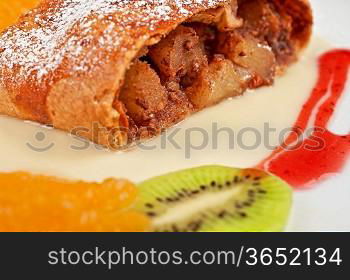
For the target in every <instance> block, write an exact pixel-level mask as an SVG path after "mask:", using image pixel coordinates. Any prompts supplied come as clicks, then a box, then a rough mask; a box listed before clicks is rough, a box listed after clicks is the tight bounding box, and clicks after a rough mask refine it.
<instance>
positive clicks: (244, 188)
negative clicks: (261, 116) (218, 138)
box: [135, 166, 292, 232]
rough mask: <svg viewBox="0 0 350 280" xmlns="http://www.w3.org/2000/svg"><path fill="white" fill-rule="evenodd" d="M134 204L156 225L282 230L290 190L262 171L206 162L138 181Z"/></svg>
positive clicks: (173, 229)
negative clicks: (198, 165) (191, 167)
mask: <svg viewBox="0 0 350 280" xmlns="http://www.w3.org/2000/svg"><path fill="white" fill-rule="evenodd" d="M138 187H139V198H138V201H137V204H136V206H135V208H136V209H137V210H139V211H143V212H144V213H146V215H148V216H149V217H150V219H151V224H152V231H157V232H193V231H235V232H237V231H244V232H246V231H281V230H283V228H284V226H285V224H286V222H287V219H288V216H289V211H290V208H291V201H292V191H291V188H290V187H289V186H288V184H286V183H285V182H284V181H282V180H280V179H279V178H277V177H275V176H272V175H269V174H267V173H265V172H263V171H258V170H253V169H238V168H230V167H223V166H204V167H198V168H193V169H187V170H182V171H178V172H175V173H171V174H167V175H163V176H160V177H156V178H153V179H150V180H148V181H145V182H143V183H141V184H139V186H138Z"/></svg>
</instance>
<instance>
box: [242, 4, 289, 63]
mask: <svg viewBox="0 0 350 280" xmlns="http://www.w3.org/2000/svg"><path fill="white" fill-rule="evenodd" d="M238 15H239V16H240V17H241V18H242V19H243V20H244V25H243V29H244V31H245V32H247V33H250V34H251V35H252V36H254V37H255V38H259V39H262V40H266V41H267V43H268V44H269V45H270V46H271V48H272V50H273V52H274V53H275V55H276V59H277V62H278V63H279V64H280V65H285V64H288V63H290V62H292V61H293V60H295V52H294V49H293V47H292V45H291V44H290V42H291V38H290V37H291V34H292V30H293V27H292V23H293V20H292V18H291V17H290V16H289V15H288V14H286V13H285V11H280V10H277V9H276V6H275V5H273V4H272V3H271V2H270V1H267V0H246V1H242V3H241V4H240V5H239V10H238Z"/></svg>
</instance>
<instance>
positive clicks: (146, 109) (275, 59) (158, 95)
mask: <svg viewBox="0 0 350 280" xmlns="http://www.w3.org/2000/svg"><path fill="white" fill-rule="evenodd" d="M277 2H278V1H277ZM292 25H293V22H292V19H291V17H290V16H288V15H287V14H285V13H284V12H283V11H282V10H281V9H279V8H278V5H277V4H275V1H269V0H238V1H237V0H234V1H232V5H227V6H225V7H220V8H218V9H213V10H209V11H206V12H205V13H201V14H199V15H196V16H195V17H193V18H191V19H190V20H189V21H188V22H185V23H183V24H182V25H180V26H178V27H177V28H176V29H175V30H173V31H172V32H171V33H170V34H168V35H167V36H166V37H165V38H163V39H162V40H161V41H160V42H159V43H157V44H155V45H153V46H149V47H145V48H144V49H143V50H142V51H141V52H140V54H139V56H138V57H137V58H136V59H135V61H134V62H133V64H132V66H131V67H130V69H129V70H128V72H127V74H126V78H125V81H124V86H123V88H122V90H121V92H120V93H119V97H118V98H119V100H120V101H121V102H122V103H123V105H124V106H123V107H124V109H123V111H125V113H126V115H127V119H128V124H127V125H128V128H129V131H130V133H131V138H135V137H136V136H135V135H136V133H137V132H138V131H139V130H140V128H150V129H151V130H148V131H149V132H148V133H152V134H157V133H159V132H160V131H161V130H162V129H165V128H167V127H169V126H171V125H173V124H174V123H177V122H179V121H181V120H183V119H184V118H185V117H186V116H187V115H189V114H192V113H194V112H196V111H198V110H201V109H203V108H205V107H208V106H211V105H213V104H216V103H218V102H220V101H221V100H223V99H226V98H229V97H233V96H238V95H241V94H242V93H243V92H244V91H245V90H246V89H248V88H257V87H261V86H265V85H271V84H272V83H273V81H274V77H275V75H276V73H279V72H281V71H282V70H283V68H284V67H285V66H286V65H287V64H288V63H290V62H292V61H294V60H295V50H294V49H293V46H292V44H291V43H290V42H291V36H292V35H293V34H292V32H293V26H292ZM147 137H149V135H147Z"/></svg>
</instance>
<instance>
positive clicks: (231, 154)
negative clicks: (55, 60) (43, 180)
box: [0, 0, 350, 231]
mask: <svg viewBox="0 0 350 280" xmlns="http://www.w3.org/2000/svg"><path fill="white" fill-rule="evenodd" d="M311 2H312V5H313V9H314V14H315V21H316V22H315V36H314V39H313V41H312V44H311V47H310V48H309V49H308V50H307V51H306V53H305V55H304V57H303V58H302V59H301V61H300V62H298V63H297V64H296V65H294V66H292V67H291V69H290V70H289V71H288V73H287V75H285V76H284V77H282V78H279V79H278V80H277V81H276V85H275V86H274V87H273V88H264V89H259V90H258V91H255V92H251V93H247V94H246V95H245V96H244V97H243V98H238V99H235V100H229V101H227V102H224V103H223V104H221V105H219V106H216V107H214V108H210V109H207V110H204V111H203V112H201V113H198V114H196V115H195V116H193V117H191V118H189V119H188V120H186V121H185V122H183V123H181V124H180V125H178V126H177V127H176V128H173V129H171V130H169V131H168V135H169V134H171V133H172V132H175V131H176V129H180V132H179V133H178V135H177V136H176V137H175V140H176V141H177V143H178V144H179V146H180V149H177V148H176V147H173V146H172V145H171V144H169V142H166V144H167V146H166V147H162V145H161V144H162V143H163V142H162V137H159V138H157V139H155V140H152V141H150V142H149V143H147V147H148V149H147V150H146V149H145V148H143V149H140V148H139V149H134V150H132V151H129V152H126V153H112V152H107V151H100V150H96V149H95V147H93V146H90V147H89V148H88V149H86V150H84V151H77V150H76V149H75V150H74V149H72V148H71V145H75V146H77V145H78V146H81V145H82V142H81V140H76V139H74V138H72V137H70V136H68V135H67V134H66V133H63V132H59V131H57V130H52V129H47V128H43V127H41V126H39V125H37V124H31V123H23V122H21V121H18V120H13V119H9V118H6V117H0V127H1V129H0V158H1V170H3V171H10V170H28V171H32V172H35V173H44V174H50V175H56V176H63V177H67V178H76V179H85V180H102V179H105V178H107V177H112V176H113V177H126V178H129V179H131V180H133V181H136V182H138V181H141V180H144V179H146V178H149V177H152V176H155V175H160V174H162V173H165V172H169V171H173V170H177V169H182V168H188V167H193V166H198V165H205V164H223V165H230V166H239V167H250V166H254V165H255V164H257V162H258V161H259V160H261V159H264V158H265V157H266V156H267V155H268V154H269V153H270V152H271V151H270V150H268V149H266V148H265V147H260V148H259V149H256V150H251V151H247V150H246V149H241V148H239V147H238V149H235V150H234V151H231V150H229V149H228V143H227V141H225V140H223V139H221V138H220V139H219V145H218V146H219V147H218V148H217V149H216V148H214V147H213V143H212V142H210V145H207V146H206V147H205V148H203V149H201V150H191V153H190V156H186V149H184V147H185V146H186V140H185V139H186V137H185V134H186V131H187V132H188V129H191V128H193V127H197V128H200V129H205V131H207V132H209V133H210V132H212V126H211V125H212V123H213V121H215V122H216V123H217V124H218V125H219V127H223V126H225V127H230V128H234V129H235V131H237V130H239V129H244V128H246V127H253V128H257V129H258V130H259V131H261V129H262V128H263V125H264V123H265V122H268V123H269V124H270V125H271V126H273V127H275V128H276V129H277V131H280V130H281V129H283V128H285V127H290V126H292V125H293V124H294V122H295V119H296V117H297V116H298V113H299V112H300V108H301V106H302V104H303V103H304V102H305V100H306V98H307V97H308V96H309V93H310V91H311V89H312V87H313V85H314V83H315V81H316V78H317V68H316V57H317V56H318V55H319V54H320V53H322V51H325V50H326V49H327V48H328V45H327V44H324V43H322V44H320V43H319V42H320V40H319V38H321V39H322V40H326V41H328V42H331V43H332V44H333V45H334V46H335V47H345V48H349V47H350V33H349V32H348V28H349V26H350V17H349V15H348V12H349V11H350V2H349V1H348V0H337V1H330V0H312V1H311ZM306 74H308V75H306ZM341 103H342V104H340V106H339V108H338V110H337V114H336V116H335V117H334V119H333V122H332V125H331V130H332V131H334V132H340V133H348V132H349V131H350V118H349V117H348V111H349V110H348V108H349V106H350V86H349V87H348V89H347V94H345V96H344V98H343V100H342V102H341ZM196 133H197V134H196ZM224 133H225V132H224ZM198 134H201V132H200V131H197V132H192V138H191V140H192V141H194V142H191V144H193V145H195V144H198V141H199V143H200V141H201V140H203V139H201V138H200V137H198ZM210 135H211V134H209V136H210ZM250 140H251V138H249V137H248V138H247V139H246V141H248V144H249V141H250ZM270 140H271V142H272V144H278V137H277V134H276V135H273V136H272V137H271V139H270ZM51 143H53V144H54V146H53V147H52V148H51V149H48V150H47V151H45V152H37V151H34V150H33V149H32V148H29V147H28V144H30V145H32V146H35V147H39V148H43V147H49V145H50V144H51ZM163 144H164V143H163ZM153 145H156V148H155V149H154V150H149V147H152V146H153ZM348 213H350V164H348V165H347V167H346V168H345V169H344V171H343V172H342V173H341V174H338V175H335V176H334V177H331V178H330V179H328V180H326V181H324V182H321V183H318V184H317V185H316V186H314V188H312V189H309V190H305V191H297V192H295V199H294V207H293V213H292V217H291V220H290V223H289V226H288V230H289V231H350V219H349V218H348V217H347V214H348Z"/></svg>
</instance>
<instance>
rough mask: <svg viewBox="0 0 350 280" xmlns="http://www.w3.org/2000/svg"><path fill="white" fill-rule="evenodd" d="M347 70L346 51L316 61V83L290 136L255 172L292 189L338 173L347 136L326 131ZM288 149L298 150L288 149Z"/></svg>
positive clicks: (349, 148)
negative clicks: (273, 177)
mask: <svg viewBox="0 0 350 280" xmlns="http://www.w3.org/2000/svg"><path fill="white" fill-rule="evenodd" d="M349 66H350V50H333V51H330V52H327V53H325V54H324V55H322V56H321V57H320V58H319V78H318V82H317V84H316V86H315V87H314V89H313V91H312V93H311V96H310V98H309V100H308V101H307V102H306V103H305V104H304V106H303V109H302V111H301V113H300V115H299V117H298V120H297V121H296V123H295V125H294V130H293V131H294V132H291V133H290V134H289V136H288V137H287V139H286V140H285V142H284V144H283V145H281V146H280V147H278V148H277V149H276V150H275V151H274V152H273V153H272V154H271V155H270V156H269V157H268V158H267V159H265V160H264V161H263V162H262V163H260V164H259V166H258V167H259V168H262V169H264V170H266V171H269V172H271V173H273V174H275V175H277V176H279V177H281V178H282V179H284V180H286V181H287V182H288V183H289V184H291V185H292V186H294V187H296V188H303V187H308V186H310V185H311V184H312V183H313V182H315V181H317V180H320V179H322V178H324V177H325V176H329V175H330V174H334V173H339V172H340V171H341V170H342V168H343V166H344V165H345V163H346V160H347V158H348V156H349V154H350V134H348V135H343V136H340V135H335V134H333V133H332V132H330V131H329V130H328V129H327V125H328V123H329V121H330V119H331V117H332V115H333V113H334V109H335V106H336V104H337V103H338V101H339V99H340V97H341V96H342V94H343V92H344V89H345V86H346V81H347V78H348V70H349ZM310 127H313V128H315V129H314V131H313V132H312V133H308V136H306V137H304V140H302V141H299V143H298V141H297V140H298V139H300V138H298V137H299V136H300V135H302V134H304V133H305V132H306V131H307V130H308V128H310ZM296 143H298V144H296ZM291 145H294V147H296V145H298V147H299V148H294V149H290V147H291ZM286 147H289V149H286Z"/></svg>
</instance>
